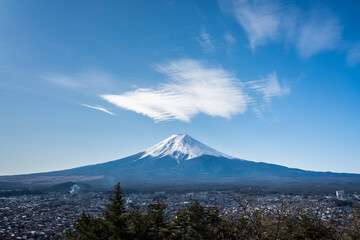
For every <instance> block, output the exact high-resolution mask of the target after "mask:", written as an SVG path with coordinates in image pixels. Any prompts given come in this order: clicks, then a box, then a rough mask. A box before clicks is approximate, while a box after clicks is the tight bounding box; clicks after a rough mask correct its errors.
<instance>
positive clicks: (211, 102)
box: [101, 59, 287, 122]
mask: <svg viewBox="0 0 360 240" xmlns="http://www.w3.org/2000/svg"><path fill="white" fill-rule="evenodd" d="M157 71H159V72H160V73H162V74H164V75H165V76H166V78H167V81H166V82H165V83H162V84H159V85H158V86H156V87H154V88H138V89H136V90H134V91H129V92H126V93H124V94H116V95H115V94H105V95H101V97H102V98H103V99H104V100H106V101H108V102H110V103H112V104H115V105H116V106H118V107H120V108H124V109H127V110H131V111H134V112H137V113H140V114H143V115H145V116H148V117H150V118H152V119H154V120H155V121H166V120H180V121H184V122H189V121H190V120H191V118H192V117H194V116H195V115H196V114H199V113H204V114H207V115H210V116H213V117H224V118H230V117H231V116H232V115H235V114H242V113H244V112H245V111H246V109H247V107H248V106H249V105H250V104H255V105H256V104H259V103H258V102H257V101H254V100H253V97H252V95H259V94H260V95H261V96H263V98H264V99H265V101H266V102H268V103H270V99H271V98H272V97H274V96H282V95H284V93H285V92H286V91H287V90H286V89H284V88H282V87H281V86H280V84H279V82H278V79H277V76H276V74H273V75H271V76H270V77H268V78H265V79H261V80H257V81H250V82H247V83H245V82H241V81H240V80H239V79H237V78H236V77H235V76H234V74H232V73H231V72H229V71H226V70H224V69H222V68H221V67H212V66H208V65H207V64H205V63H203V62H200V61H197V60H193V59H180V60H175V61H170V62H168V63H167V64H164V65H159V66H157Z"/></svg>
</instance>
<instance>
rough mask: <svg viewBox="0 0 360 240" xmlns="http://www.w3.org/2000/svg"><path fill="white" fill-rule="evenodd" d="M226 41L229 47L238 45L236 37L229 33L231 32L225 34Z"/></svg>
mask: <svg viewBox="0 0 360 240" xmlns="http://www.w3.org/2000/svg"><path fill="white" fill-rule="evenodd" d="M224 39H225V41H226V43H227V44H228V45H229V46H231V45H234V44H235V43H236V39H235V38H234V36H233V35H232V34H231V33H229V32H227V33H225V35H224Z"/></svg>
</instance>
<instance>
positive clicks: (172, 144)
mask: <svg viewBox="0 0 360 240" xmlns="http://www.w3.org/2000/svg"><path fill="white" fill-rule="evenodd" d="M201 155H212V156H217V157H226V158H232V157H230V156H228V155H226V154H224V153H221V152H219V151H216V150H215V149H213V148H211V147H208V146H206V145H205V144H202V143H201V142H199V141H197V140H195V139H194V138H192V137H190V136H189V135H186V134H174V135H172V136H170V137H169V138H167V139H165V140H164V141H162V142H160V143H158V144H156V145H155V146H153V147H150V148H148V149H146V150H144V155H143V156H142V157H141V158H144V157H147V156H151V157H158V158H161V157H165V156H170V157H172V158H174V159H176V160H177V161H179V160H189V159H192V158H196V157H199V156H201Z"/></svg>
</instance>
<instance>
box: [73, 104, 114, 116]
mask: <svg viewBox="0 0 360 240" xmlns="http://www.w3.org/2000/svg"><path fill="white" fill-rule="evenodd" d="M80 105H81V106H84V107H88V108H92V109H96V110H99V111H102V112H105V113H107V114H110V115H115V113H113V112H110V111H109V110H107V109H105V108H103V107H100V106H92V105H88V104H83V103H82V104H80Z"/></svg>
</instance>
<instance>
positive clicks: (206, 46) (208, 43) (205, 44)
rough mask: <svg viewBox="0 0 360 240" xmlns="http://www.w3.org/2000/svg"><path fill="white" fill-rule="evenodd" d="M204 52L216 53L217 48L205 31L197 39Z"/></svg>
mask: <svg viewBox="0 0 360 240" xmlns="http://www.w3.org/2000/svg"><path fill="white" fill-rule="evenodd" d="M196 39H197V40H198V41H199V43H200V45H201V47H202V49H203V50H204V52H206V53H209V52H212V51H214V49H215V46H214V43H213V40H212V38H211V36H210V34H209V33H207V32H206V31H205V30H203V31H201V33H200V36H199V37H197V38H196Z"/></svg>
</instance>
